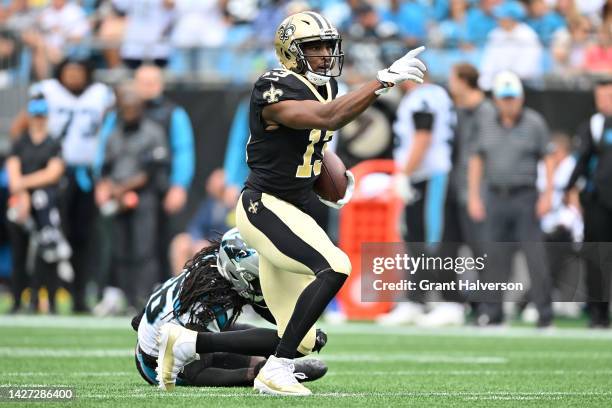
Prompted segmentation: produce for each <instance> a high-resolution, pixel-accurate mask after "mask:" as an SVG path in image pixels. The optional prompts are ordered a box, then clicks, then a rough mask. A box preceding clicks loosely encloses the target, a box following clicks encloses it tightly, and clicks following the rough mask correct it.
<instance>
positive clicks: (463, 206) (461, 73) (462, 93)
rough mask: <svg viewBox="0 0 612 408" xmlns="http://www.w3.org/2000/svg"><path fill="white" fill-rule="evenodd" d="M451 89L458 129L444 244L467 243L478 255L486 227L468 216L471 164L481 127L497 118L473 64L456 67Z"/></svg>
mask: <svg viewBox="0 0 612 408" xmlns="http://www.w3.org/2000/svg"><path fill="white" fill-rule="evenodd" d="M448 86H449V90H450V93H451V95H452V96H453V99H454V102H455V109H456V112H457V127H456V129H455V139H454V144H453V150H454V151H453V168H452V170H451V173H450V180H449V189H448V194H447V199H446V216H445V229H444V236H445V239H444V241H445V242H456V243H466V244H468V245H469V246H470V248H471V250H472V252H473V253H475V254H476V253H479V252H480V251H481V248H479V247H478V246H479V245H478V244H479V243H481V242H483V241H484V238H485V237H484V225H483V223H482V222H479V221H475V220H473V219H472V218H471V217H470V216H469V213H468V205H467V204H468V174H467V173H468V163H469V160H470V155H471V153H472V152H473V151H474V149H475V148H476V146H477V144H478V137H479V135H480V133H481V130H480V127H481V125H482V124H483V123H484V122H485V120H486V119H487V118H489V117H491V116H494V115H495V107H494V105H493V103H492V102H491V101H490V100H489V99H487V98H486V97H485V95H484V92H482V91H481V90H480V88H479V87H478V70H477V69H476V67H474V66H473V65H470V64H466V63H461V64H457V65H455V66H454V67H453V69H452V70H451V74H450V76H449V80H448Z"/></svg>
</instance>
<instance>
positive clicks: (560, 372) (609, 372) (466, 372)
mask: <svg viewBox="0 0 612 408" xmlns="http://www.w3.org/2000/svg"><path fill="white" fill-rule="evenodd" d="M364 374H367V375H376V376H378V375H389V376H394V375H397V376H402V375H406V376H413V375H460V376H470V375H518V374H524V375H612V370H504V369H502V370H399V371H394V370H389V371H363V370H361V371H342V370H338V371H331V372H328V373H327V374H326V375H325V376H326V377H329V376H332V377H342V376H345V375H350V376H355V375H364Z"/></svg>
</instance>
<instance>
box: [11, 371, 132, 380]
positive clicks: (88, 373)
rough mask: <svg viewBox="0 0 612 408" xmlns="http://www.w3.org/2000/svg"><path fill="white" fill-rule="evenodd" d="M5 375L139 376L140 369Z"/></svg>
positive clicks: (28, 372) (12, 374) (31, 372)
mask: <svg viewBox="0 0 612 408" xmlns="http://www.w3.org/2000/svg"><path fill="white" fill-rule="evenodd" d="M0 375H1V376H3V377H49V378H54V377H129V376H132V375H136V376H138V371H136V370H134V371H117V372H114V371H71V372H61V373H54V372H48V371H24V372H13V373H0Z"/></svg>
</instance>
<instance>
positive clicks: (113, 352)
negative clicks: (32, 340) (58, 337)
mask: <svg viewBox="0 0 612 408" xmlns="http://www.w3.org/2000/svg"><path fill="white" fill-rule="evenodd" d="M130 356H134V349H89V350H75V349H60V348H58V349H52V348H39V347H32V348H29V347H0V357H5V358H23V357H49V358H67V357H86V358H96V357H99V358H102V357H121V358H123V357H130Z"/></svg>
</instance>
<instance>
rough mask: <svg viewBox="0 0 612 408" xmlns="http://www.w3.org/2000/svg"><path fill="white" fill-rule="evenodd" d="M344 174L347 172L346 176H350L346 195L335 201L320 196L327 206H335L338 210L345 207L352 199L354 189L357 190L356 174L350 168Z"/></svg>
mask: <svg viewBox="0 0 612 408" xmlns="http://www.w3.org/2000/svg"><path fill="white" fill-rule="evenodd" d="M344 174H346V178H348V184H347V185H346V191H345V192H344V197H342V198H341V199H340V200H338V201H336V202H335V203H334V202H333V201H327V200H324V199H322V198H321V197H319V201H321V202H322V203H323V204H325V205H326V206H328V207H331V208H335V209H337V210H339V209H340V208H342V207H344V206H345V205H346V204H347V203H348V202H349V201H351V197H353V191H354V190H355V176H353V173H351V171H350V170H347V171H346V173H344Z"/></svg>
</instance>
